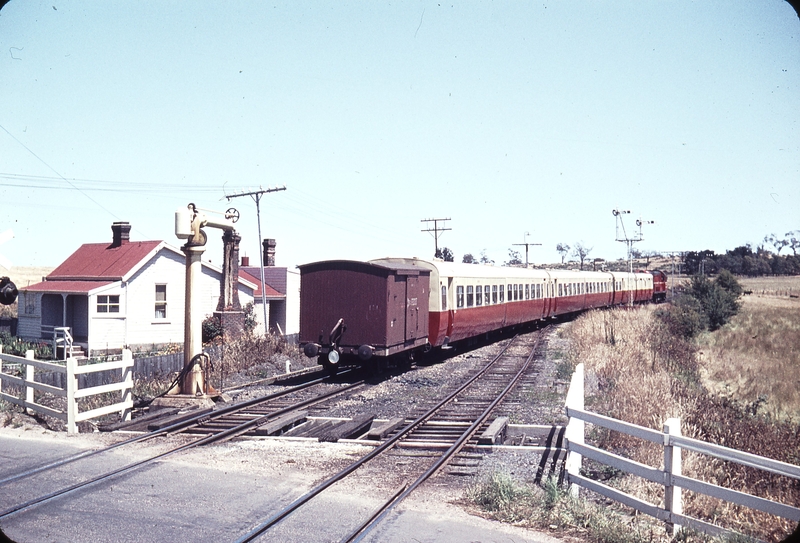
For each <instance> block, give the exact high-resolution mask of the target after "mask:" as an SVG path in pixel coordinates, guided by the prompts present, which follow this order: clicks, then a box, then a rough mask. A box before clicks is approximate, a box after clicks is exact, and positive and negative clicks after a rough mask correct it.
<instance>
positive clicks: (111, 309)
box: [97, 294, 119, 313]
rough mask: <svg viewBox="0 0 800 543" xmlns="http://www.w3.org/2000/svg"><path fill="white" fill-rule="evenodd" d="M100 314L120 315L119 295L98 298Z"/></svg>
mask: <svg viewBox="0 0 800 543" xmlns="http://www.w3.org/2000/svg"><path fill="white" fill-rule="evenodd" d="M97 312H98V313H119V294H113V295H100V296H98V297H97Z"/></svg>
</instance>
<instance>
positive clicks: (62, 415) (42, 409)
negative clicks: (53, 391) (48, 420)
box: [0, 392, 67, 420]
mask: <svg viewBox="0 0 800 543" xmlns="http://www.w3.org/2000/svg"><path fill="white" fill-rule="evenodd" d="M0 400H5V401H7V402H10V403H13V404H15V405H19V406H20V407H25V408H27V409H33V410H35V411H40V412H42V413H44V414H45V415H49V416H51V417H54V418H57V419H60V420H66V419H67V415H66V413H63V412H61V411H58V410H56V409H51V408H50V407H46V406H44V405H39V404H38V403H32V402H26V401H25V400H21V399H19V398H15V397H14V396H9V395H8V394H6V393H5V392H0Z"/></svg>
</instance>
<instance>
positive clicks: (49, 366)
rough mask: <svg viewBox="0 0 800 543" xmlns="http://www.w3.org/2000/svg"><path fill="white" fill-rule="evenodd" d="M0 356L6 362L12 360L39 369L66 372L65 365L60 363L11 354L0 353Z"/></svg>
mask: <svg viewBox="0 0 800 543" xmlns="http://www.w3.org/2000/svg"><path fill="white" fill-rule="evenodd" d="M0 358H2V359H3V360H5V361H6V362H13V363H15V364H25V365H28V366H33V367H34V368H39V369H40V370H46V371H57V372H60V373H67V367H66V366H62V365H61V364H54V363H52V362H43V361H41V360H35V359H32V358H24V357H22V356H14V355H12V354H0Z"/></svg>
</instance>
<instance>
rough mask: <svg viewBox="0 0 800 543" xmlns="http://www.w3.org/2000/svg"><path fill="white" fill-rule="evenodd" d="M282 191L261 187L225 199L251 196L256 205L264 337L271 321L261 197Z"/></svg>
mask: <svg viewBox="0 0 800 543" xmlns="http://www.w3.org/2000/svg"><path fill="white" fill-rule="evenodd" d="M280 190H286V185H284V186H282V187H275V188H271V189H270V188H267V189H265V188H261V187H259V189H258V190H253V191H250V192H240V193H239V194H226V195H225V198H227V199H228V201H229V202H230V201H231V198H241V197H242V196H251V197H252V198H253V200H254V201H255V203H256V217H257V219H258V258H259V262H260V268H261V309H263V310H264V335H265V336H266V335H267V332H268V331H269V321H268V320H267V296H266V294H265V292H264V291H265V290H266V285H265V284H264V254H263V249H262V247H261V205H260V203H261V197H262V196H264V195H265V194H269V193H270V192H278V191H280Z"/></svg>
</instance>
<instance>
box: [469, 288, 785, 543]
mask: <svg viewBox="0 0 800 543" xmlns="http://www.w3.org/2000/svg"><path fill="white" fill-rule="evenodd" d="M787 300H788V298H787ZM769 307H772V306H771V305H770V306H769ZM769 307H767V308H765V307H761V305H759V304H757V303H752V302H751V301H749V300H748V301H747V302H745V304H744V307H743V309H742V311H741V313H740V314H739V315H738V316H737V317H735V318H734V320H733V321H732V322H731V323H729V324H727V325H725V326H723V327H722V328H721V329H720V330H717V331H715V332H710V333H703V334H701V336H700V338H699V339H698V340H697V343H696V342H695V341H692V340H687V339H683V338H680V337H677V336H674V335H672V334H670V333H668V330H666V327H665V326H664V325H663V322H662V321H661V320H660V319H659V318H658V316H657V314H656V308H653V307H643V308H638V309H635V310H624V309H617V310H611V311H595V312H590V313H587V314H585V315H583V316H582V317H580V318H579V319H577V320H576V321H575V322H573V323H571V324H570V325H568V326H567V327H566V328H565V329H564V335H565V336H566V337H567V338H568V339H569V340H570V351H569V355H568V360H569V361H570V362H571V363H572V364H573V365H574V364H577V363H578V362H583V363H585V365H586V371H587V378H586V403H587V409H589V410H592V411H595V412H599V413H601V414H604V415H607V416H611V417H614V418H617V419H621V420H624V421H627V422H631V423H634V424H638V425H641V426H646V427H649V428H654V429H658V430H661V429H662V425H663V422H664V421H665V420H666V419H667V418H670V417H679V418H680V419H681V426H682V432H683V434H684V435H687V436H690V437H694V438H698V439H702V440H705V441H709V442H713V443H719V444H723V445H725V446H728V447H732V448H735V449H738V450H744V451H747V452H751V453H755V454H759V455H762V456H767V457H770V458H775V459H778V460H782V461H785V462H790V463H794V464H798V463H800V426H798V424H797V421H796V420H795V421H791V420H787V419H785V418H784V419H778V418H776V417H775V416H773V415H772V414H771V413H772V411H771V410H768V409H765V406H766V405H767V404H769V405H770V406H772V405H776V406H777V405H778V400H777V394H776V393H775V392H772V391H771V393H770V394H771V395H770V396H769V398H771V399H770V400H767V401H766V402H765V401H762V400H759V399H758V394H759V393H760V392H759V390H761V389H757V387H756V386H755V384H753V383H756V382H758V381H759V379H762V380H764V379H765V376H764V374H766V373H771V375H770V376H769V380H770V381H771V382H772V383H774V384H775V388H776V389H781V390H783V389H782V388H781V387H779V386H777V384H778V383H781V384H782V383H784V382H787V381H788V382H789V383H796V381H797V378H798V377H797V376H798V372H797V365H796V362H795V363H794V366H792V362H786V361H785V360H784V359H785V358H786V357H787V356H789V355H790V354H792V353H791V352H792V351H793V350H794V346H795V345H798V342H797V340H796V339H791V340H790V342H787V343H788V344H787V345H782V344H781V341H780V338H781V337H786V339H789V338H788V337H787V335H788V333H789V330H794V329H796V327H797V323H798V318H797V317H798V313H793V312H792V311H790V310H787V311H788V312H787V313H784V312H782V311H776V310H775V308H774V307H772V308H771V309H770V308H769ZM790 309H791V308H790ZM781 323H783V324H781ZM795 333H797V332H795ZM731 334H738V335H747V334H749V339H750V340H753V341H754V338H753V336H759V337H760V338H762V339H763V340H764V342H763V343H758V347H753V346H752V342H744V340H742V346H741V347H740V346H738V345H739V344H738V343H736V342H733V341H731V340H730V339H729V338H730V337H731V336H730V335H731ZM796 337H797V336H792V338H796ZM726 338H728V339H726ZM768 338H772V339H768ZM698 344H700V345H703V347H702V351H700V349H699V348H698ZM712 344H713V345H714V346H715V347H714V348H713V349H712V348H711V347H710V345H712ZM723 345H724V347H723ZM745 345H746V346H748V348H749V349H750V351H751V352H752V351H753V350H754V349H758V352H764V351H766V352H769V353H774V354H772V355H771V356H772V359H771V360H772V362H769V363H770V365H769V368H768V369H767V368H766V367H765V364H767V363H768V362H767V361H766V358H758V357H755V356H752V355H747V354H746V352H747V351H748V349H747V348H745V347H744V346H745ZM779 346H780V347H779ZM779 348H780V350H779ZM740 350H741V351H743V352H742V353H740ZM700 352H702V353H703V354H702V356H701V355H700V354H699V353H700ZM718 353H722V354H723V355H724V356H723V357H722V358H720V357H718V356H717V355H718ZM794 356H795V357H796V356H797V355H796V353H794ZM794 360H796V358H794ZM733 361H736V362H735V363H734V362H733ZM748 361H749V363H748ZM735 368H738V369H735ZM722 369H727V370H729V371H731V372H733V373H732V375H736V376H738V375H739V374H740V373H744V374H746V375H750V376H751V377H749V378H748V380H747V381H746V383H749V385H748V386H749V388H748V386H744V384H741V385H739V386H736V387H733V386H729V387H727V388H725V387H724V384H722V382H721V381H716V379H723V378H725V375H726V374H723V373H722ZM736 382H737V383H739V381H736ZM712 383H713V384H714V386H711V384H712ZM762 386H763V387H769V386H771V385H770V384H769V383H767V384H762ZM794 386H795V387H796V384H795V385H794ZM751 389H752V391H751ZM765 389H766V388H765ZM720 390H725V394H720V393H719V391H720ZM785 390H786V392H784V393H781V398H782V399H781V402H780V405H781V406H783V407H781V410H780V412H781V413H785V412H787V411H788V408H787V407H786V406H787V405H788V404H789V402H790V401H791V398H793V395H792V393H791V392H792V387H791V386H787V387H785ZM753 394H755V396H752V395H753ZM752 397H755V400H752V399H751V398H752ZM783 398H786V400H783ZM770 402H771V403H770ZM776 412H777V411H776ZM587 440H588V441H589V442H590V443H592V444H594V445H596V446H599V447H601V448H603V449H606V450H611V451H613V452H616V453H618V454H621V455H623V456H626V457H628V458H631V459H633V460H636V461H638V462H641V463H643V464H647V465H650V466H653V467H660V466H661V465H662V464H663V449H662V448H661V447H660V446H657V445H655V444H650V443H646V442H643V441H641V440H638V439H635V438H631V437H628V436H624V435H622V434H619V433H617V432H608V431H603V430H601V429H598V428H592V427H591V426H588V427H587ZM584 469H585V470H586V472H587V473H588V476H589V477H592V478H595V479H598V480H602V481H603V482H604V483H605V484H608V485H611V486H614V487H617V488H619V489H622V490H624V491H625V492H628V493H631V494H633V495H636V496H637V497H639V498H641V499H644V500H646V501H648V502H650V503H653V504H662V503H663V499H664V498H663V487H661V486H660V485H654V484H651V483H647V482H645V481H643V480H641V479H639V478H637V477H633V476H630V475H625V474H623V473H620V472H618V471H616V470H614V469H611V468H608V467H603V466H600V465H597V464H594V463H592V462H589V461H584ZM683 473H684V474H685V475H688V476H690V477H694V478H697V479H701V480H704V481H708V482H710V483H713V484H717V485H719V486H724V487H727V488H732V489H735V490H740V491H745V492H748V493H750V494H755V495H757V496H762V497H765V498H769V499H773V500H776V501H779V502H782V503H787V504H793V505H794V504H798V503H800V484H798V482H797V481H790V480H786V479H785V478H780V477H777V476H772V475H770V474H768V473H765V472H763V471H760V470H754V469H748V468H744V467H741V466H739V465H736V464H729V463H726V462H721V461H717V460H714V459H711V458H709V457H706V456H704V455H699V454H695V453H691V452H688V451H684V453H683ZM492 484H493V483H492V482H491V481H487V482H485V483H484V484H483V485H481V486H480V487H479V488H483V489H489V488H491V486H492ZM547 495H548V494H547V492H546V491H542V490H541V489H538V490H536V489H534V490H530V489H526V490H525V492H524V493H521V494H519V496H520V500H521V501H522V502H526V500H527V502H529V503H534V504H535V506H536V507H535V508H534V509H531V511H530V514H531V515H534V516H533V517H529V520H528V521H527V522H528V523H530V524H531V525H536V526H544V527H547V526H548V523H550V524H553V525H555V526H557V527H559V528H561V527H564V528H565V529H570V528H571V527H572V528H573V529H578V528H579V531H581V532H582V533H583V537H585V538H588V539H589V540H592V541H602V542H622V541H647V540H650V539H649V538H652V537H654V536H653V534H654V531H653V528H652V526H654V524H653V522H652V521H651V520H647V517H644V516H643V515H639V516H638V517H636V520H635V521H634V520H633V518H632V517H625V518H626V519H627V521H629V522H631V523H632V524H631V527H630V528H628V529H627V531H625V533H624V534H621V535H620V536H618V537H609V536H608V533H609V532H608V530H606V529H605V528H603V527H605V526H607V525H609V523H611V524H613V523H615V522H617V521H615V520H614V519H615V518H618V517H617V516H615V515H614V514H610V512H611V511H612V510H614V509H619V510H620V511H624V508H621V507H620V508H618V507H617V506H612V507H602V508H600V507H594V509H593V511H592V512H591V515H593V514H599V515H604V516H607V517H608V518H610V519H611V520H607V519H606V520H602V521H601V520H596V519H595V520H593V521H592V522H593V523H594V524H592V523H591V522H589V521H588V520H586V521H581V520H580V519H582V518H585V517H584V515H585V512H586V511H587V508H589V509H590V508H591V507H592V506H584V505H576V504H574V503H571V502H570V501H565V500H568V498H565V497H564V498H559V499H558V500H557V501H555V502H553V501H552V500H551V501H550V502H548V498H547ZM530 496H534V498H530ZM537 496H538V497H537ZM523 498H524V499H523ZM520 500H517V501H520ZM531 500H532V501H531ZM473 501H475V502H476V503H479V502H480V500H479V499H474V500H473ZM548 503H555V504H556V505H555V506H547V504H548ZM553 511H561V512H562V513H563V511H577V512H576V513H575V514H574V515H573V518H572V520H570V521H566V522H561V523H560V522H552V518H553ZM684 511H685V513H686V514H688V515H691V516H694V517H697V518H702V519H706V520H709V521H713V522H717V523H719V524H721V525H723V526H725V527H727V528H730V529H733V530H736V531H739V532H742V533H746V534H749V535H751V536H754V537H758V538H760V539H765V540H769V541H780V540H782V539H783V538H785V537H786V536H787V535H788V534H789V533H790V532H791V531H792V530H793V529H794V527H795V526H794V525H793V524H791V523H789V522H787V521H784V520H782V519H779V518H777V517H774V516H770V515H765V514H761V513H758V512H755V511H752V510H749V509H746V508H741V507H738V506H733V505H731V504H728V503H725V502H722V501H720V500H716V499H713V498H709V497H706V496H701V495H696V494H693V493H690V492H684ZM562 513H559V514H558V515H556V516H555V518H564V515H563V514H562ZM492 514H493V515H495V516H497V517H498V518H502V516H503V515H504V514H505V513H502V514H495V513H492ZM609 514H610V516H609ZM591 515H590V516H591ZM640 522H643V523H644V524H639V523H640ZM593 526H594V528H593ZM636 526H638V528H637V527H636ZM648 526H649V528H648ZM655 526H658V523H655ZM655 533H656V534H661V535H656V536H655V537H656V538H658V537H665V536H664V535H663V534H664V531H663V527H659V528H658V529H656V530H655ZM682 537H684V538H688V539H689V540H697V541H703V540H706V539H707V538H705V537H704V536H701V535H691V536H687V535H686V534H683V536H682ZM631 538H633V539H631Z"/></svg>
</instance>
